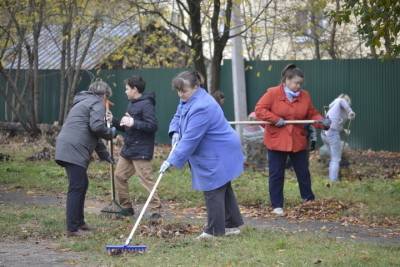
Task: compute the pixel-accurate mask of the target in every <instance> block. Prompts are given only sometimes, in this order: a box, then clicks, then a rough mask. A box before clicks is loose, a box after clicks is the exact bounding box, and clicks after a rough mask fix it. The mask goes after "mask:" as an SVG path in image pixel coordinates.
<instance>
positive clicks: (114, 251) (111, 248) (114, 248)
mask: <svg viewBox="0 0 400 267" xmlns="http://www.w3.org/2000/svg"><path fill="white" fill-rule="evenodd" d="M175 147H176V144H175V145H174V146H172V149H171V152H169V153H170V154H171V153H172V152H173V151H174V149H175ZM163 175H164V172H160V174H159V175H158V178H157V181H156V182H155V184H154V186H153V189H152V190H151V192H150V194H149V197H148V198H147V200H146V203H145V204H144V206H143V208H142V210H141V211H140V214H139V217H138V218H137V220H136V222H135V225H134V226H133V228H132V231H131V233H130V234H129V236H128V238H127V239H126V241H125V244H123V245H106V250H107V252H108V254H109V255H111V256H112V255H119V254H121V253H122V252H128V253H129V252H145V251H146V250H147V246H146V245H129V244H130V243H131V241H132V238H133V235H134V234H135V232H136V230H137V228H138V226H139V224H140V221H141V220H142V218H143V215H144V213H145V211H146V209H147V206H148V205H149V204H150V201H151V199H152V198H153V196H154V194H155V192H156V190H157V187H158V184H159V183H160V182H161V179H162V177H163Z"/></svg>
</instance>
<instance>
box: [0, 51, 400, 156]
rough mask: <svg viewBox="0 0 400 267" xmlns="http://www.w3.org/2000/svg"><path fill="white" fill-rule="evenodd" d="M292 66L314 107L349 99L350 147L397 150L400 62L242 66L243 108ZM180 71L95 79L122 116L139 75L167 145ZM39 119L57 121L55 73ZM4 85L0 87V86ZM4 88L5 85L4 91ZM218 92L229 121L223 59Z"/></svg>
mask: <svg viewBox="0 0 400 267" xmlns="http://www.w3.org/2000/svg"><path fill="white" fill-rule="evenodd" d="M289 63H295V64H297V65H298V66H299V67H300V68H302V69H303V70H304V72H305V76H306V77H305V88H306V89H307V90H308V91H309V92H310V93H311V95H312V98H313V101H314V105H315V106H316V107H317V108H318V109H319V110H320V111H321V112H322V111H323V106H324V105H328V104H329V103H330V102H331V101H332V100H333V99H334V98H335V97H336V96H338V95H339V94H340V93H347V94H349V95H350V96H351V97H352V102H353V109H354V111H355V112H356V113H357V117H356V120H355V121H354V123H352V129H351V130H352V134H351V136H350V138H349V141H350V144H351V146H352V147H354V148H361V149H368V148H371V149H374V150H392V151H400V118H399V116H400V106H399V105H398V103H397V102H398V101H399V100H400V88H399V87H400V60H392V61H381V60H367V59H362V60H320V61H318V60H309V61H295V62H293V61H257V62H247V63H246V67H245V68H246V86H247V106H248V109H249V112H251V111H252V110H253V108H254V106H255V103H256V102H257V100H258V99H259V98H260V96H261V95H262V94H263V93H264V92H265V89H266V88H268V87H271V86H274V85H276V84H278V83H279V80H280V72H281V70H282V68H283V67H284V66H285V65H287V64H289ZM180 71H181V69H145V70H104V71H101V72H100V73H99V74H98V76H100V77H101V78H103V79H104V80H105V81H107V82H108V83H109V84H110V85H111V86H112V87H113V89H114V95H113V97H112V101H113V102H115V103H116V106H115V107H114V108H113V111H114V114H115V115H116V116H121V115H122V114H123V113H124V112H125V108H126V104H127V100H126V97H125V93H124V90H125V88H124V83H123V81H124V80H125V79H126V78H128V77H129V76H130V75H132V74H140V75H142V76H143V78H144V79H145V80H146V82H147V89H146V90H148V91H154V92H156V95H157V98H156V101H157V108H156V111H157V117H158V120H159V131H158V133H157V141H158V142H160V143H166V142H168V141H169V140H168V136H167V129H168V123H169V120H170V119H171V117H172V115H173V113H174V112H175V109H176V105H177V103H178V98H177V96H176V94H175V92H173V91H172V90H171V86H170V84H171V80H172V78H173V77H174V76H175V75H176V74H177V73H179V72H180ZM40 75H41V79H40V84H41V86H42V88H43V94H42V97H41V101H42V105H41V118H42V121H43V122H47V123H51V122H53V121H55V120H56V119H57V116H58V107H59V93H58V88H59V79H60V78H59V74H58V71H55V70H54V71H41V73H40ZM89 83H90V75H89V74H88V73H87V72H83V73H82V79H81V82H80V85H79V89H80V90H83V89H85V88H87V86H88V84H89ZM3 85H4V83H3V84H2V86H3ZM3 88H4V87H3ZM221 90H222V91H223V92H224V93H225V98H226V100H225V105H224V111H225V114H226V116H227V118H228V119H229V120H232V119H233V101H232V100H233V99H232V74H231V63H230V61H225V62H224V64H223V66H222V73H221ZM4 119H5V110H4V100H3V99H1V98H0V120H2V121H3V120H4Z"/></svg>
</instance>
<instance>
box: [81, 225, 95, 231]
mask: <svg viewBox="0 0 400 267" xmlns="http://www.w3.org/2000/svg"><path fill="white" fill-rule="evenodd" d="M79 230H82V231H92V230H93V227H90V226H89V225H87V224H86V223H84V224H82V225H81V226H79Z"/></svg>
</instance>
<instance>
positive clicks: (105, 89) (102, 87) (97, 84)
mask: <svg viewBox="0 0 400 267" xmlns="http://www.w3.org/2000/svg"><path fill="white" fill-rule="evenodd" d="M88 91H89V92H93V93H94V94H96V95H101V96H103V95H106V96H107V97H111V96H112V90H111V87H110V86H109V85H108V84H107V83H106V82H104V81H103V80H102V79H100V78H98V79H96V80H95V81H94V82H92V83H91V84H90V85H89V89H88Z"/></svg>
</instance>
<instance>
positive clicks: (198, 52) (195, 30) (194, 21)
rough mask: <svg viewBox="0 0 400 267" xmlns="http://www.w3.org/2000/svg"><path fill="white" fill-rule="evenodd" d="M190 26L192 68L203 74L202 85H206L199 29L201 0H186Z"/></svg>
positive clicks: (201, 36) (201, 39)
mask: <svg viewBox="0 0 400 267" xmlns="http://www.w3.org/2000/svg"><path fill="white" fill-rule="evenodd" d="M187 4H188V9H189V16H190V27H191V30H192V33H191V36H190V41H191V48H192V50H193V53H194V54H193V65H194V68H195V69H196V70H197V71H198V72H200V73H201V74H202V75H203V78H204V85H203V86H204V87H207V79H208V78H207V70H206V65H205V62H204V54H203V34H202V30H201V6H200V4H201V1H193V0H187Z"/></svg>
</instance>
